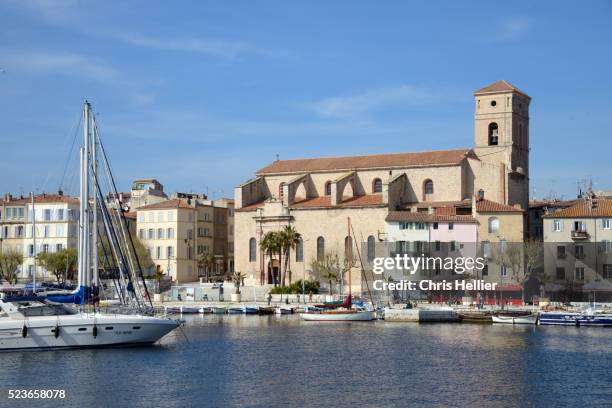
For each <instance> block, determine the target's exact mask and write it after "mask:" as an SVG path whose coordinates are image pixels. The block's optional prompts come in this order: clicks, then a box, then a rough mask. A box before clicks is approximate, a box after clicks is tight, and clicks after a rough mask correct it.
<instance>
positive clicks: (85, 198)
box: [79, 101, 90, 300]
mask: <svg viewBox="0 0 612 408" xmlns="http://www.w3.org/2000/svg"><path fill="white" fill-rule="evenodd" d="M89 157H90V156H89V102H87V101H85V104H84V106H83V147H82V148H81V188H80V193H79V289H83V294H85V291H86V288H87V286H88V275H89V267H90V263H89V171H88V167H89ZM83 300H84V299H83Z"/></svg>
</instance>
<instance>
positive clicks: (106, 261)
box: [98, 236, 155, 275]
mask: <svg viewBox="0 0 612 408" xmlns="http://www.w3.org/2000/svg"><path fill="white" fill-rule="evenodd" d="M132 241H133V242H134V248H135V249H136V256H137V257H138V262H139V263H140V268H141V269H142V273H143V274H144V275H147V274H148V273H150V271H151V269H152V268H153V267H154V266H155V263H154V262H153V260H152V259H151V255H150V254H149V251H148V249H147V247H145V245H144V244H143V243H142V241H141V240H140V239H139V238H138V237H135V236H133V237H132ZM128 249H129V254H130V256H131V255H132V253H133V251H132V246H131V245H130V244H129V243H128ZM105 255H106V256H105ZM98 259H99V265H100V267H101V268H104V269H105V270H112V268H113V265H115V266H117V265H118V264H119V263H118V261H117V259H115V258H114V252H113V250H112V249H111V247H110V244H109V241H108V238H106V237H103V238H102V240H100V241H98ZM135 261H136V260H135V259H134V262H135ZM134 266H135V267H138V265H137V264H136V263H134Z"/></svg>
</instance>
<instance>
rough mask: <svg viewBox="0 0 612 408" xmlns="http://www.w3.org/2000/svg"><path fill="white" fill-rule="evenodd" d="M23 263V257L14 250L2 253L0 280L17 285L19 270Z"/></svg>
mask: <svg viewBox="0 0 612 408" xmlns="http://www.w3.org/2000/svg"><path fill="white" fill-rule="evenodd" d="M22 263H23V255H22V254H21V253H19V252H17V251H15V250H13V249H5V250H4V251H3V252H0V278H2V279H4V280H6V281H8V282H9V283H13V284H15V283H17V268H18V267H19V265H21V264H22Z"/></svg>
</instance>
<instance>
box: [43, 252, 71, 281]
mask: <svg viewBox="0 0 612 408" xmlns="http://www.w3.org/2000/svg"><path fill="white" fill-rule="evenodd" d="M77 257H78V255H77V251H76V249H74V248H66V249H63V250H61V251H58V252H42V253H40V254H38V255H37V256H36V260H37V261H38V263H39V264H40V265H41V266H42V267H43V268H45V269H46V270H48V271H49V272H51V273H52V274H53V275H54V276H55V279H57V283H65V282H66V280H67V279H69V280H72V279H73V278H74V272H75V271H76V268H77Z"/></svg>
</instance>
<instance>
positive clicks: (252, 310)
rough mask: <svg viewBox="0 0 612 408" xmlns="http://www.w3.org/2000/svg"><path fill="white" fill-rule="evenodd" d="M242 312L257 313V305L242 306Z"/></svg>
mask: <svg viewBox="0 0 612 408" xmlns="http://www.w3.org/2000/svg"><path fill="white" fill-rule="evenodd" d="M242 313H244V314H250V315H253V314H259V306H243V307H242Z"/></svg>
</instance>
